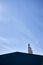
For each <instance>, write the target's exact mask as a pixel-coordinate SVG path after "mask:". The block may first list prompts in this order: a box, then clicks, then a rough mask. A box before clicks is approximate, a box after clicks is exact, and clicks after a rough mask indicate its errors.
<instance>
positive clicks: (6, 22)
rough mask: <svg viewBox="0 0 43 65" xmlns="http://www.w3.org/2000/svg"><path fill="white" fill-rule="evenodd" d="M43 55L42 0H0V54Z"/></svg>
mask: <svg viewBox="0 0 43 65" xmlns="http://www.w3.org/2000/svg"><path fill="white" fill-rule="evenodd" d="M28 43H30V44H31V47H32V50H33V53H34V54H41V55H43V0H0V54H5V53H10V52H15V51H19V52H26V53H27V52H28V49H27V48H28V47H27V45H28Z"/></svg>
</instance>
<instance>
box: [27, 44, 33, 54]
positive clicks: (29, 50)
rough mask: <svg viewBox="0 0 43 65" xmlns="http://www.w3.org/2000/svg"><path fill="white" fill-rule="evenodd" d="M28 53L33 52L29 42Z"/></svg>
mask: <svg viewBox="0 0 43 65" xmlns="http://www.w3.org/2000/svg"><path fill="white" fill-rule="evenodd" d="M28 53H30V54H33V51H32V48H31V47H30V44H29V43H28Z"/></svg>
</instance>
